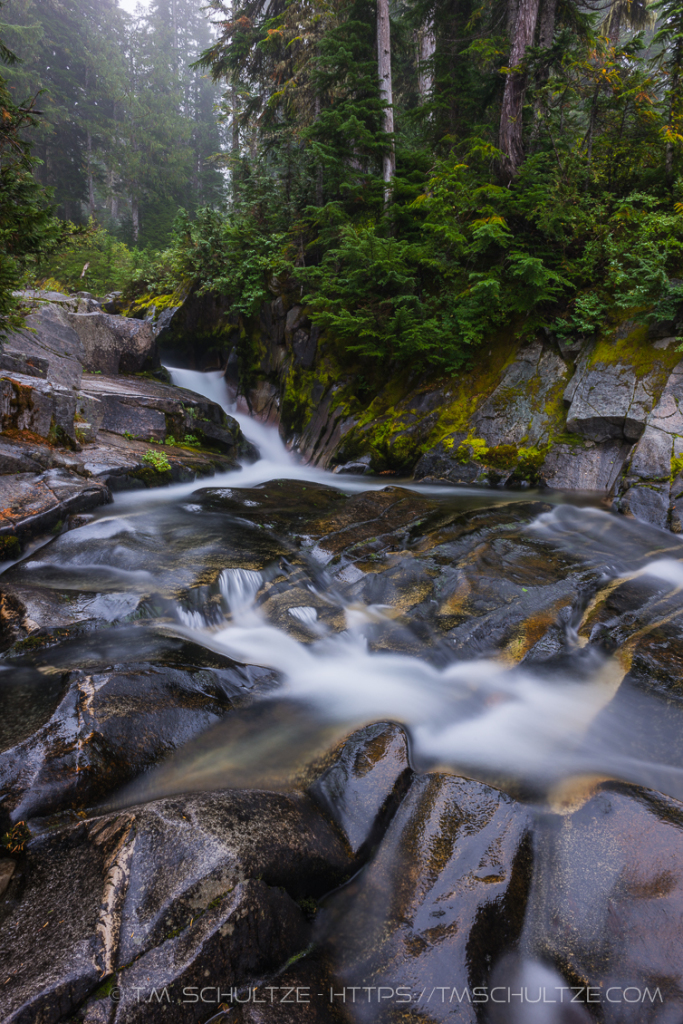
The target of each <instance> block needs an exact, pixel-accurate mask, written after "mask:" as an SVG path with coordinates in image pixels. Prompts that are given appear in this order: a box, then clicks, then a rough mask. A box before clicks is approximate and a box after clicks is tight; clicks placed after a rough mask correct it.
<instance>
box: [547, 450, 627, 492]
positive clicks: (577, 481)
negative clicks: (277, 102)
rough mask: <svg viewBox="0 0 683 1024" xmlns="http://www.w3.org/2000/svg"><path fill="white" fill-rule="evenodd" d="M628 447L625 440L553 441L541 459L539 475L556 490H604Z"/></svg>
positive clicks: (611, 484) (615, 475) (617, 471)
mask: <svg viewBox="0 0 683 1024" xmlns="http://www.w3.org/2000/svg"><path fill="white" fill-rule="evenodd" d="M630 451H631V445H630V444H629V443H628V442H626V441H618V440H613V441H605V442H603V443H602V444H594V443H593V442H588V443H586V444H563V443H560V444H555V445H553V447H552V448H551V450H550V452H549V454H548V455H547V456H546V458H545V460H544V462H543V465H542V467H541V470H540V476H541V479H542V480H543V482H544V484H545V485H546V486H547V487H554V488H557V489H558V490H567V491H602V492H603V493H604V494H608V493H609V492H610V491H611V490H612V488H613V487H614V485H615V483H616V481H617V480H618V478H619V475H620V473H621V471H622V469H623V467H624V464H625V462H626V459H627V458H628V455H629V452H630Z"/></svg>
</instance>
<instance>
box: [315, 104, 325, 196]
mask: <svg viewBox="0 0 683 1024" xmlns="http://www.w3.org/2000/svg"><path fill="white" fill-rule="evenodd" d="M320 108H321V103H320V97H319V96H316V98H315V119H316V121H318V120H319V119H320ZM323 198H324V196H323V165H322V164H321V163H318V166H317V167H316V169H315V202H316V206H322V205H323Z"/></svg>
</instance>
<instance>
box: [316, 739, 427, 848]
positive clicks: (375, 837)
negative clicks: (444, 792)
mask: <svg viewBox="0 0 683 1024" xmlns="http://www.w3.org/2000/svg"><path fill="white" fill-rule="evenodd" d="M331 759H332V763H331V764H330V765H329V766H328V767H327V768H325V770H324V771H323V772H322V774H321V775H320V776H319V777H318V778H317V779H316V780H315V782H313V784H312V785H311V786H310V787H309V789H308V794H309V796H311V797H312V798H313V799H314V800H315V801H316V803H318V804H319V805H320V806H321V807H323V808H324V810H325V811H326V813H327V814H328V816H329V817H331V818H332V820H333V821H335V822H336V824H337V825H338V826H339V828H340V829H341V830H342V832H343V834H344V836H345V838H346V841H347V843H348V845H349V847H350V849H351V852H352V853H353V855H354V857H359V858H363V857H364V856H367V854H368V853H369V851H370V849H371V848H372V846H373V845H374V844H375V843H377V842H378V841H379V840H380V839H381V837H382V834H383V833H384V831H385V829H386V827H387V825H388V823H389V821H390V820H391V818H392V817H393V815H394V813H395V812H396V809H397V808H398V805H399V803H400V802H401V800H402V799H403V797H404V795H405V793H406V791H407V789H408V787H409V785H410V781H411V778H412V775H413V773H412V769H411V767H410V762H409V757H408V743H407V739H406V735H405V732H404V731H403V729H402V728H401V727H400V726H398V725H390V724H386V723H380V724H378V725H369V726H367V727H366V728H365V729H361V730H359V731H358V732H356V733H354V734H353V735H352V736H351V737H349V739H347V740H345V741H344V743H343V744H342V746H341V749H340V750H339V752H338V754H337V756H336V757H334V755H331Z"/></svg>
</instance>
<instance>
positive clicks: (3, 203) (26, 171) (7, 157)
mask: <svg viewBox="0 0 683 1024" xmlns="http://www.w3.org/2000/svg"><path fill="white" fill-rule="evenodd" d="M0 59H2V60H4V61H6V62H8V63H10V64H16V63H17V60H16V58H15V56H14V54H13V53H12V52H11V51H10V50H9V49H8V48H7V47H6V46H4V45H3V47H2V50H1V51H0ZM39 122H40V118H39V117H38V115H37V114H36V113H35V112H34V101H33V100H28V99H27V100H25V101H23V102H22V103H17V102H15V100H14V99H13V98H12V96H11V94H10V90H9V88H8V85H7V81H6V79H5V78H4V77H3V76H2V75H0V336H2V335H3V334H5V333H6V332H7V331H11V330H16V329H17V328H19V327H23V326H24V323H25V321H24V314H25V312H26V311H25V310H22V309H21V308H20V306H19V303H18V302H17V300H16V298H15V297H14V295H13V292H15V291H16V290H18V289H19V288H21V287H22V285H23V283H24V281H25V279H26V277H27V276H28V275H30V273H31V270H32V269H33V267H34V266H35V264H36V262H37V261H38V260H39V259H40V258H41V257H43V256H44V255H45V253H47V252H49V251H50V249H51V248H53V247H54V246H55V245H56V244H57V242H58V239H59V237H60V233H61V228H60V225H59V224H58V222H57V221H56V220H55V218H54V217H53V216H52V211H51V209H50V205H49V199H50V196H49V195H48V194H46V193H45V192H44V191H43V189H41V187H40V185H39V184H38V182H37V181H36V179H35V178H34V176H33V171H34V169H35V168H36V165H37V161H36V159H35V157H34V156H33V155H32V153H31V148H30V145H29V144H28V142H27V141H26V138H25V133H26V132H27V130H30V129H32V128H35V127H36V126H37V125H38V124H39Z"/></svg>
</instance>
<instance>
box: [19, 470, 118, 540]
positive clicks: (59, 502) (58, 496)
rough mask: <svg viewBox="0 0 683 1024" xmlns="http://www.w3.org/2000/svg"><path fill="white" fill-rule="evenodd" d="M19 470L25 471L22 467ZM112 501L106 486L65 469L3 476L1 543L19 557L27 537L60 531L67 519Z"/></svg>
mask: <svg viewBox="0 0 683 1024" xmlns="http://www.w3.org/2000/svg"><path fill="white" fill-rule="evenodd" d="M19 468H20V469H21V468H23V467H21V464H20V467H19ZM27 468H28V467H27ZM35 468H39V467H38V466H36V467H35ZM109 501H111V494H110V492H109V489H108V488H107V486H106V484H105V483H103V482H101V481H97V480H88V479H85V478H84V477H82V476H79V475H78V474H76V473H72V472H70V471H69V470H66V469H58V468H54V469H48V470H46V471H45V472H42V473H40V472H39V473H35V472H28V473H27V472H21V471H20V472H15V473H14V474H9V475H2V476H0V504H2V511H0V540H1V541H2V544H3V545H4V547H5V550H6V551H7V553H8V554H11V552H12V551H15V552H16V554H17V555H18V554H19V552H20V550H21V543H22V541H23V539H24V538H26V537H29V536H31V535H33V534H36V533H41V532H44V531H47V530H50V529H54V528H55V527H56V528H58V529H59V528H60V527H61V525H62V524H63V523H64V522H65V520H66V519H67V518H68V516H70V515H72V514H74V513H77V512H88V511H90V510H92V509H94V508H97V507H98V506H99V505H103V504H106V503H107V502H109Z"/></svg>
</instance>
